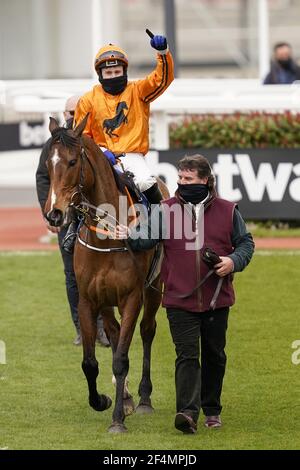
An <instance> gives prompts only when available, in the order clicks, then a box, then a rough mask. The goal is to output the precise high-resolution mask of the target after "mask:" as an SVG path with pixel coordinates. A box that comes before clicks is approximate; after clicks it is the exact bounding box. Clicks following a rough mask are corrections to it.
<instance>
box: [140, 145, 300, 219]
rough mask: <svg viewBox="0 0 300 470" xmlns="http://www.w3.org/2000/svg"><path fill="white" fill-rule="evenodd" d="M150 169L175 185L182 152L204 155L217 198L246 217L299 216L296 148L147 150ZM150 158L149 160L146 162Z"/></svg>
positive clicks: (298, 154) (298, 153)
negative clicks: (225, 201) (234, 207)
mask: <svg viewBox="0 0 300 470" xmlns="http://www.w3.org/2000/svg"><path fill="white" fill-rule="evenodd" d="M151 153H152V155H151V159H150V158H149V163H150V164H151V165H152V169H153V172H154V173H155V174H156V175H159V176H161V177H162V178H163V179H164V180H165V181H166V183H167V185H168V187H169V189H170V191H171V193H174V190H175V189H176V187H177V171H176V164H177V162H178V161H179V160H180V158H182V157H183V156H184V155H194V154H201V155H203V156H205V157H206V158H208V160H209V162H210V164H211V166H212V169H213V172H214V174H215V177H216V182H217V190H218V194H219V196H220V197H222V198H224V199H228V200H230V201H232V202H236V203H238V205H239V207H240V209H241V211H242V213H243V216H244V217H245V218H248V219H282V220H284V219H300V211H299V202H300V149H299V150H295V149H247V150H243V151H241V150H228V151H224V150H223V149H188V150H186V149H184V150H173V151H164V152H151ZM150 160H151V162H150Z"/></svg>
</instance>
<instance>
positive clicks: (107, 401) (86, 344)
mask: <svg viewBox="0 0 300 470" xmlns="http://www.w3.org/2000/svg"><path fill="white" fill-rule="evenodd" d="M96 312H97V311H95V309H93V308H92V305H91V303H90V302H89V301H88V300H87V299H83V298H82V297H80V298H79V304H78V313H79V320H80V329H81V334H82V346H83V361H82V370H83V372H84V374H85V377H86V380H87V383H88V388H89V404H90V406H91V407H92V408H94V410H96V411H104V410H107V408H109V407H110V406H111V404H112V401H111V398H110V397H109V396H107V395H99V393H98V392H97V383H96V379H97V377H98V374H99V368H98V361H97V360H96V356H95V342H96V334H97V313H96Z"/></svg>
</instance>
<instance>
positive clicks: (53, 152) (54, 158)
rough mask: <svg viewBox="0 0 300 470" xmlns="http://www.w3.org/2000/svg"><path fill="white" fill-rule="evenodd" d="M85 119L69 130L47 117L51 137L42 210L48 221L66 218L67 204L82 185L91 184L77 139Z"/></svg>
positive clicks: (91, 179)
mask: <svg viewBox="0 0 300 470" xmlns="http://www.w3.org/2000/svg"><path fill="white" fill-rule="evenodd" d="M87 119H88V115H87V116H86V117H85V118H84V119H83V120H82V121H81V123H80V124H79V125H78V126H77V127H76V128H75V129H74V130H72V129H66V128H64V127H59V125H58V123H57V121H56V120H55V119H53V118H50V125H49V130H50V132H51V135H52V138H51V141H50V150H49V154H48V158H47V162H46V164H47V167H48V172H49V177H50V190H49V194H48V199H47V202H46V206H45V212H46V214H47V219H48V220H49V223H50V225H54V226H56V227H58V226H61V225H63V224H64V223H66V222H67V219H68V209H69V207H70V204H71V203H73V202H76V198H78V196H80V193H81V189H82V185H83V184H84V185H85V187H88V186H91V185H92V184H93V172H92V169H91V168H89V170H88V169H87V171H84V160H85V158H87V157H86V156H85V155H84V149H83V147H82V145H81V139H80V137H81V134H82V132H83V130H84V128H85V125H86V122H87ZM86 166H88V167H90V165H86Z"/></svg>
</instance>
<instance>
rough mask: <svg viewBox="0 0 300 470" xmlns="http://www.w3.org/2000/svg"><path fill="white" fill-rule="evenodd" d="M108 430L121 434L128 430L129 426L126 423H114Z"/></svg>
mask: <svg viewBox="0 0 300 470" xmlns="http://www.w3.org/2000/svg"><path fill="white" fill-rule="evenodd" d="M108 432H110V433H111V434H121V433H123V432H127V428H126V426H124V424H120V423H112V424H111V425H110V426H109V428H108Z"/></svg>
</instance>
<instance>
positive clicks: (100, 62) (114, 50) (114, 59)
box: [94, 44, 128, 74]
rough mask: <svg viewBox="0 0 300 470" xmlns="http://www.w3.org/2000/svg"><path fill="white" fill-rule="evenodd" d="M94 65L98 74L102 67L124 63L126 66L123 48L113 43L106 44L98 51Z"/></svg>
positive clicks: (126, 60) (126, 61)
mask: <svg viewBox="0 0 300 470" xmlns="http://www.w3.org/2000/svg"><path fill="white" fill-rule="evenodd" d="M94 65H95V70H96V72H97V73H98V74H99V70H100V69H102V68H104V67H113V66H116V65H124V66H125V67H126V68H127V66H128V59H127V56H126V54H125V52H124V51H123V49H121V48H120V47H119V46H116V45H114V44H108V45H107V46H104V47H101V49H100V50H99V51H98V53H97V55H96V58H95V63H94Z"/></svg>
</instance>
